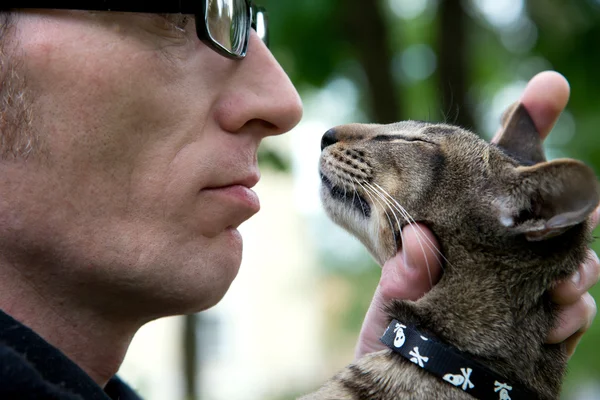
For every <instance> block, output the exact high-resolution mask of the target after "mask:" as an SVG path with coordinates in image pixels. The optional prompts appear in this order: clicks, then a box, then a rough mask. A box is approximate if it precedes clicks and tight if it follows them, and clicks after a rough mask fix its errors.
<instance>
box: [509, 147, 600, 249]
mask: <svg viewBox="0 0 600 400" xmlns="http://www.w3.org/2000/svg"><path fill="white" fill-rule="evenodd" d="M516 172H517V176H516V178H517V181H516V182H518V183H517V190H516V192H518V193H520V196H525V198H522V200H526V202H525V203H529V206H528V207H527V208H526V210H523V211H522V212H521V219H522V220H520V221H518V222H517V224H516V225H515V226H514V227H513V229H514V230H515V231H517V232H519V233H524V234H525V237H526V238H527V239H528V240H530V241H538V240H544V239H547V238H550V237H553V236H557V235H560V234H561V233H563V232H565V231H566V230H567V229H569V228H571V227H573V226H575V225H577V224H579V223H581V222H583V221H585V219H587V218H588V217H589V216H590V214H591V213H592V212H593V211H594V209H595V208H596V207H597V206H598V202H599V201H600V185H599V184H598V180H597V179H596V175H595V174H594V171H593V170H592V169H591V168H590V167H588V166H587V165H585V164H584V163H582V162H580V161H577V160H572V159H559V160H553V161H549V162H543V163H540V164H537V165H533V166H530V167H517V168H516ZM527 197H528V199H526V198H527ZM527 200H528V201H527Z"/></svg>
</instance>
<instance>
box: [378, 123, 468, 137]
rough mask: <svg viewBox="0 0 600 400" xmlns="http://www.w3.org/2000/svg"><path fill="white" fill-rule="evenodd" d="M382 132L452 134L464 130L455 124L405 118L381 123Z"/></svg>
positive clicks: (432, 134) (461, 132)
mask: <svg viewBox="0 0 600 400" xmlns="http://www.w3.org/2000/svg"><path fill="white" fill-rule="evenodd" d="M380 133H382V134H399V133H400V134H407V135H410V134H415V135H428V136H438V135H440V136H452V135H461V134H464V133H465V131H464V130H463V129H461V128H459V127H457V126H453V125H446V124H440V123H432V122H426V121H417V120H407V121H401V122H396V123H393V124H388V125H383V126H382V131H381V132H380Z"/></svg>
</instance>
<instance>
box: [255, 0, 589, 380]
mask: <svg viewBox="0 0 600 400" xmlns="http://www.w3.org/2000/svg"><path fill="white" fill-rule="evenodd" d="M262 3H263V4H264V5H265V6H267V9H268V10H269V13H270V20H269V24H270V28H271V48H272V50H273V53H274V54H275V56H276V58H277V59H278V60H279V62H280V63H281V64H282V66H283V67H284V69H285V70H286V71H287V72H288V74H289V75H290V77H291V79H292V81H293V82H294V83H295V84H296V86H297V87H298V89H299V91H300V94H301V95H302V94H303V93H304V92H305V91H306V90H309V89H310V90H313V89H314V88H322V87H324V86H325V85H326V84H327V82H329V81H331V80H332V79H334V78H336V77H345V78H347V79H349V80H351V81H352V82H353V83H354V84H355V85H356V87H357V89H358V90H359V93H360V107H361V108H362V109H363V110H364V115H367V116H368V118H369V120H370V121H373V122H381V121H383V122H388V121H387V120H390V119H396V120H399V119H407V118H413V119H421V120H432V121H439V120H445V121H448V122H456V123H458V124H461V125H463V126H466V127H469V128H473V129H474V130H475V131H477V132H479V133H481V134H482V135H484V136H487V137H489V136H490V135H491V134H492V133H493V129H494V128H491V127H493V126H495V125H494V124H495V122H494V123H490V122H489V118H490V116H491V115H493V114H491V111H492V110H493V109H494V107H495V106H496V104H497V103H498V101H499V100H498V96H499V95H500V94H502V93H503V91H505V90H506V89H507V88H510V87H511V85H514V84H515V83H519V84H520V85H521V86H520V87H522V85H523V83H524V82H526V81H527V80H529V79H530V78H531V77H532V76H533V75H535V74H536V73H537V72H540V71H542V70H545V69H554V70H556V71H558V72H560V73H562V74H563V75H565V77H566V78H567V79H568V81H569V82H570V85H571V89H572V91H571V99H570V103H569V105H568V107H567V111H568V112H567V113H565V114H564V115H563V117H561V120H560V121H559V124H558V127H560V129H558V128H557V129H555V131H559V132H555V133H554V136H553V135H551V137H550V139H548V146H549V147H551V148H552V150H553V151H554V152H553V153H552V154H558V155H566V156H571V157H576V158H580V159H583V160H584V161H586V162H587V163H589V164H591V165H592V166H593V167H594V168H595V169H596V171H600V135H599V134H597V130H598V127H599V126H600V51H598V48H599V46H600V0H571V1H567V0H556V1H548V0H502V1H498V0H464V1H459V0H437V1H436V0H418V1H417V0H380V1H371V2H368V1H359V0H344V1H342V0H305V1H303V2H283V1H277V0H263V1H262ZM511 93H512V92H511ZM514 96H515V97H514V98H512V99H509V100H510V101H514V100H516V99H517V98H516V96H518V92H516V94H515V95H514ZM348 122H350V121H348ZM275 158H277V157H275ZM281 159H285V157H281ZM283 168H284V169H285V167H283ZM593 246H594V248H595V249H596V250H597V251H598V250H600V247H599V245H598V242H596V243H595V244H594V245H593ZM369 271H370V272H366V274H368V275H370V276H371V277H370V278H368V279H367V278H365V277H363V276H360V275H356V273H347V274H345V275H344V274H340V276H341V277H342V278H343V279H345V281H346V282H347V284H348V285H351V286H352V287H353V290H352V291H350V293H351V295H349V297H348V302H349V303H348V307H347V308H346V309H345V310H343V313H341V314H340V315H343V316H344V318H345V321H344V322H340V323H339V324H338V326H337V329H340V330H343V331H349V332H352V333H353V334H354V335H356V333H357V330H358V328H359V327H360V323H361V321H362V318H363V316H364V313H365V311H366V307H367V305H368V302H369V301H370V299H371V294H372V290H373V289H374V287H375V284H376V279H373V278H372V276H373V275H375V276H376V274H377V273H378V270H377V269H371V270H369ZM361 273H362V272H361ZM366 285H369V286H368V287H367V286H366ZM365 287H367V289H365ZM363 294H365V295H364V296H363ZM592 294H594V295H595V296H596V297H597V298H598V296H600V289H594V290H592ZM599 352H600V323H598V322H596V324H594V325H593V326H592V328H591V329H590V331H589V332H588V333H587V334H586V335H585V336H584V338H583V340H582V342H581V344H580V345H579V347H578V351H577V353H576V354H575V356H574V357H573V358H572V360H571V362H570V364H569V368H570V373H569V377H568V380H567V383H566V391H569V389H571V388H576V387H577V386H578V385H579V384H580V382H582V381H583V380H585V379H593V380H599V379H600V356H599V355H598V354H599Z"/></svg>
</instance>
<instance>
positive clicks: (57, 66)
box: [0, 11, 301, 316]
mask: <svg viewBox="0 0 600 400" xmlns="http://www.w3.org/2000/svg"><path fill="white" fill-rule="evenodd" d="M193 25H194V24H193V21H192V22H190V23H189V24H188V26H187V27H186V28H185V30H186V31H187V32H181V31H180V30H178V29H176V28H173V27H172V26H171V24H170V23H169V22H167V21H166V20H165V17H164V16H160V15H149V14H128V13H108V12H107V13H92V14H91V13H85V12H78V11H61V12H58V11H44V12H31V13H23V14H19V15H18V17H17V21H16V29H17V30H16V37H15V40H16V43H17V50H16V51H17V54H16V56H17V57H19V58H20V60H19V61H20V69H21V71H22V73H23V74H24V77H25V80H26V82H27V90H28V92H29V95H30V96H31V98H32V99H34V100H33V104H32V105H31V109H30V112H31V116H32V124H31V126H30V128H29V129H31V130H33V131H34V132H35V133H37V134H38V135H39V136H40V137H41V138H42V142H43V146H42V147H41V148H40V149H39V151H37V152H36V153H35V154H34V155H33V156H31V157H29V158H28V159H26V160H23V159H20V160H16V161H15V160H10V161H3V162H0V171H1V173H2V175H3V179H2V183H0V192H1V193H2V196H1V197H0V254H5V259H6V260H8V261H9V262H11V263H13V264H16V265H17V267H19V269H20V270H21V271H22V272H23V273H25V274H27V276H28V279H30V280H31V281H32V282H33V284H34V285H36V286H40V287H43V286H44V285H46V286H47V284H48V283H50V282H52V284H54V285H55V286H54V287H56V288H60V289H59V290H62V291H63V292H64V293H65V294H67V295H69V296H71V295H76V296H77V298H79V299H80V300H81V301H82V302H90V303H94V305H95V306H97V307H98V306H101V307H117V306H118V307H123V313H129V312H130V309H131V311H132V312H133V311H134V312H140V310H143V309H147V310H146V311H147V312H149V313H156V314H157V315H156V316H158V315H161V314H165V313H170V312H187V311H197V310H199V309H202V308H205V307H208V306H211V305H213V304H214V303H216V302H217V301H218V300H219V299H220V298H221V297H222V296H223V294H224V293H225V291H226V290H227V288H228V287H229V285H230V283H231V281H232V280H233V278H234V277H235V275H236V273H237V270H238V268H239V264H240V261H241V251H242V240H241V238H240V235H239V233H238V231H237V230H236V227H237V226H238V225H239V224H241V223H242V222H243V221H245V220H246V219H248V218H250V217H251V216H252V215H253V214H255V213H256V212H257V211H258V207H259V206H258V202H257V199H256V198H255V195H254V194H253V192H251V191H250V190H248V189H247V187H250V186H252V185H253V184H255V183H256V181H257V180H258V177H259V172H258V168H257V159H256V154H257V147H258V145H259V143H260V141H261V139H263V138H264V137H265V136H268V135H275V134H280V133H283V132H285V131H287V130H289V129H291V128H292V127H293V126H294V125H295V124H296V123H297V122H298V120H299V118H300V116H301V104H300V101H299V98H298V95H297V93H296V91H295V90H294V88H293V86H292V85H291V83H290V82H289V80H288V78H287V76H286V75H285V74H284V72H283V71H282V70H281V68H280V67H279V65H278V64H277V63H276V61H275V60H274V59H273V58H272V56H271V55H270V53H269V51H268V50H267V48H266V47H265V46H264V45H263V44H262V42H260V40H259V39H258V37H257V36H256V34H255V33H254V32H253V34H252V37H251V39H250V46H249V49H248V55H247V57H246V58H245V59H244V60H242V61H234V60H230V59H226V58H224V57H223V56H220V55H218V54H217V53H215V52H214V51H213V50H211V49H209V48H208V47H207V46H205V45H204V44H203V43H202V42H200V41H199V40H198V38H197V37H196V33H195V27H194V26H193ZM6 260H2V261H6ZM26 265H27V268H25V266H26ZM38 279H39V281H38ZM57 290H58V289H57ZM124 298H126V299H129V301H127V302H125V303H124V302H123V299H124Z"/></svg>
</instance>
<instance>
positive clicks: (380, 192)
mask: <svg viewBox="0 0 600 400" xmlns="http://www.w3.org/2000/svg"><path fill="white" fill-rule="evenodd" d="M367 185H368V186H369V187H370V188H371V190H372V191H374V192H375V193H377V194H378V195H379V196H380V197H381V198H383V199H384V201H386V203H388V204H389V202H388V200H385V195H388V197H389V198H391V196H389V193H387V192H386V191H385V190H383V188H381V186H379V185H378V188H379V189H377V188H375V187H374V186H373V185H371V184H369V183H367ZM392 200H393V199H392ZM395 203H398V202H397V201H395ZM392 207H393V205H390V208H392ZM398 211H400V213H401V214H402V216H403V217H404V219H405V220H406V221H408V222H409V223H410V221H411V220H413V221H414V219H413V218H412V217H411V216H410V214H409V213H408V212H407V211H406V209H404V207H401V206H400V207H399V208H398ZM417 227H418V226H417ZM398 229H399V230H400V232H402V226H400V224H399V223H398ZM415 233H416V234H417V235H416V238H417V243H418V244H419V247H420V248H421V251H422V252H423V256H424V258H425V264H426V265H427V275H428V276H429V284H430V285H431V287H433V278H432V276H431V266H430V265H429V260H428V259H427V254H426V253H425V249H424V248H423V241H422V240H421V239H422V238H421V234H422V232H421V233H419V231H418V230H416V231H415ZM424 237H425V238H426V236H424ZM403 242H404V240H403ZM425 244H426V245H427V243H425ZM428 248H429V249H430V250H431V246H428ZM403 255H404V263H405V265H406V252H403Z"/></svg>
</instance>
